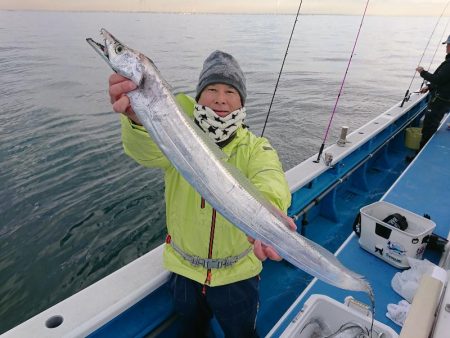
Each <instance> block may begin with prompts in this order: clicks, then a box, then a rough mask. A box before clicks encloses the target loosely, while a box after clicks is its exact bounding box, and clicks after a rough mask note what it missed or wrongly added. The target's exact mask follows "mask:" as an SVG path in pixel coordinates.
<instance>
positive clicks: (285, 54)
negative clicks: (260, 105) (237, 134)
mask: <svg viewBox="0 0 450 338" xmlns="http://www.w3.org/2000/svg"><path fill="white" fill-rule="evenodd" d="M302 4H303V0H300V4H299V6H298V10H297V15H296V16H295V21H294V25H293V26H292V31H291V36H290V37H289V41H288V44H287V47H286V52H285V53H284V58H283V62H282V63H281V69H280V72H279V73H278V79H277V83H276V84H275V89H274V91H273V95H272V99H271V100H270V105H269V110H268V111H267V115H266V121H265V122H264V126H263V130H262V132H261V137H262V136H263V135H264V131H265V130H266V125H267V121H268V120H269V115H270V110H271V109H272V104H273V99H274V98H275V93H276V92H277V88H278V83H279V82H280V78H281V73H282V72H283V67H284V63H285V61H286V57H287V54H288V51H289V46H290V45H291V40H292V36H293V35H294V30H295V25H296V24H297V19H298V15H299V13H300V9H301V8H302Z"/></svg>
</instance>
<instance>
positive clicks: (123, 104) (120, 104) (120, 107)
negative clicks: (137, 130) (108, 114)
mask: <svg viewBox="0 0 450 338" xmlns="http://www.w3.org/2000/svg"><path fill="white" fill-rule="evenodd" d="M129 106H130V99H129V98H128V96H126V95H123V96H122V97H121V98H120V99H118V100H117V101H116V102H114V104H113V106H112V108H113V110H114V111H115V112H116V113H124V112H126V111H127V108H128V107H129Z"/></svg>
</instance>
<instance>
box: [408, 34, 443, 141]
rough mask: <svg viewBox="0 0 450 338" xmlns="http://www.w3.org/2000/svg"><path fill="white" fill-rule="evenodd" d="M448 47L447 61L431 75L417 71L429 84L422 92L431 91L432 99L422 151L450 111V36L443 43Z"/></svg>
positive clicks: (425, 121)
mask: <svg viewBox="0 0 450 338" xmlns="http://www.w3.org/2000/svg"><path fill="white" fill-rule="evenodd" d="M442 44H443V45H447V49H446V52H447V55H446V57H445V61H444V62H442V63H441V65H440V66H439V67H438V68H437V69H436V71H435V72H434V73H433V74H431V73H429V72H427V71H426V70H424V69H423V67H420V66H419V67H417V68H416V71H417V72H419V74H420V76H421V77H423V78H424V79H425V80H426V81H428V82H429V84H428V85H427V86H425V87H423V88H422V89H421V90H420V92H421V93H426V92H427V91H430V93H431V97H430V101H429V103H428V107H427V110H426V112H425V119H424V121H423V128H422V139H421V141H420V149H422V148H423V146H424V145H425V144H426V143H427V142H428V140H429V139H430V138H431V136H433V134H434V133H435V132H436V130H437V128H438V127H439V124H440V122H441V120H442V118H443V117H444V114H445V113H447V112H448V111H449V110H450V35H449V37H448V38H447V41H444V42H443V43H442Z"/></svg>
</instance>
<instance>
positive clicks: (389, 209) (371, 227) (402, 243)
mask: <svg viewBox="0 0 450 338" xmlns="http://www.w3.org/2000/svg"><path fill="white" fill-rule="evenodd" d="M360 212H361V234H360V238H359V245H361V247H362V248H364V249H365V250H367V251H369V252H371V253H373V254H374V255H375V256H377V257H379V258H381V259H383V260H385V261H386V262H388V263H389V264H391V265H393V266H395V267H397V268H408V267H409V263H408V260H407V258H406V257H412V258H417V259H421V258H422V255H423V252H424V251H425V248H426V245H427V239H428V236H429V235H431V233H432V232H433V230H434V228H435V227H436V224H435V223H434V222H433V221H431V220H429V219H427V218H425V217H422V216H419V215H417V214H415V213H413V212H411V211H409V210H406V209H402V208H400V207H398V206H396V205H394V204H390V203H387V202H384V201H379V202H375V203H373V204H370V205H367V206H365V207H363V208H361V210H360ZM395 213H399V214H401V215H402V216H404V217H406V220H407V222H408V227H407V228H406V229H405V230H404V231H403V230H400V229H398V228H396V227H394V226H392V225H390V224H387V223H385V222H383V221H382V220H383V219H385V218H386V217H388V216H389V215H392V214H395Z"/></svg>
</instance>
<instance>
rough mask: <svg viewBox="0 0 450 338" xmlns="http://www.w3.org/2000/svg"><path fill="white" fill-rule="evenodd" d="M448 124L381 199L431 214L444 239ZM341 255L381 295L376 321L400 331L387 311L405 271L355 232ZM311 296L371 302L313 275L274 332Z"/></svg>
mask: <svg viewBox="0 0 450 338" xmlns="http://www.w3.org/2000/svg"><path fill="white" fill-rule="evenodd" d="M448 123H450V116H447V118H446V120H445V121H444V123H443V124H442V125H441V127H440V128H439V130H438V131H437V132H436V134H435V135H434V136H433V138H432V139H431V140H430V141H429V143H428V144H427V145H426V147H424V149H423V150H422V151H421V152H420V153H419V154H418V155H417V156H416V158H415V159H414V161H413V162H412V163H411V164H410V166H409V167H408V168H407V170H406V171H405V172H404V173H403V174H402V175H401V176H400V177H399V178H398V180H397V181H396V182H395V183H394V185H393V186H392V187H391V188H390V189H389V190H388V191H387V192H386V194H385V195H384V196H383V198H382V200H384V201H386V202H389V203H392V204H395V205H397V206H399V207H401V208H403V209H407V210H410V211H412V212H414V213H416V214H418V215H424V214H428V215H430V216H431V219H432V220H433V221H434V222H435V223H436V228H435V230H434V231H433V232H434V233H435V234H437V235H439V236H442V237H444V238H447V236H448V234H449V231H450V208H449V201H450V170H449V168H448V163H449V162H448V161H449V158H450V130H448V129H447V124H448ZM337 256H338V257H339V259H340V260H341V262H342V263H343V264H344V265H345V266H347V267H348V268H350V269H351V270H353V271H355V272H358V273H360V274H362V275H364V276H365V277H366V278H367V280H368V281H369V283H370V284H371V285H372V287H373V289H374V293H375V297H376V304H375V319H376V320H377V321H379V322H381V323H383V324H386V325H388V326H389V327H391V328H393V329H394V331H396V332H398V333H399V332H400V329H401V327H400V326H398V325H396V324H395V323H394V322H392V321H391V320H390V319H388V318H387V317H386V316H385V314H386V308H387V305H388V304H389V303H394V304H397V303H398V302H399V301H400V300H401V299H402V298H401V297H400V296H399V295H398V294H397V293H396V292H395V291H394V290H393V289H392V287H391V280H392V278H393V276H394V274H395V273H396V272H399V271H401V270H400V269H397V268H395V267H394V266H391V265H389V264H388V263H386V262H385V261H383V260H381V259H379V258H378V257H376V256H374V255H372V254H371V253H369V252H367V251H365V250H364V249H362V248H361V247H360V246H359V243H358V237H357V236H356V235H355V234H351V235H350V237H349V238H348V239H347V240H346V241H345V242H344V244H343V245H342V246H341V247H340V249H339V250H338V252H337ZM436 256H437V255H436V254H433V252H429V251H426V252H425V258H427V259H429V260H431V261H433V260H434V261H435V262H436ZM436 263H437V262H436ZM312 294H323V295H327V296H329V297H331V298H334V299H335V300H337V301H339V302H341V303H342V302H344V299H345V297H347V296H349V295H350V296H353V297H354V298H355V299H357V300H359V301H361V302H364V303H366V304H369V299H368V297H367V295H365V294H363V293H361V292H350V291H346V290H341V289H338V288H336V287H333V286H330V285H328V284H325V283H323V282H321V281H319V280H317V279H314V280H313V281H312V282H311V283H310V284H309V286H308V287H307V288H306V289H305V290H304V291H303V293H302V294H301V295H300V296H299V297H298V299H297V300H296V302H295V303H294V304H293V305H292V306H291V308H290V309H289V311H287V312H286V314H285V315H284V316H283V318H281V319H280V321H279V322H278V324H277V325H276V326H275V327H274V329H273V330H272V331H271V332H270V333H269V336H272V337H278V336H280V335H281V334H282V333H283V331H284V330H285V329H286V327H287V326H288V325H289V323H290V322H291V321H292V320H293V319H294V318H295V316H296V315H297V314H298V313H299V311H300V310H301V309H302V307H303V305H304V303H305V302H306V300H307V299H308V298H309V297H310V296H311V295H312Z"/></svg>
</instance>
